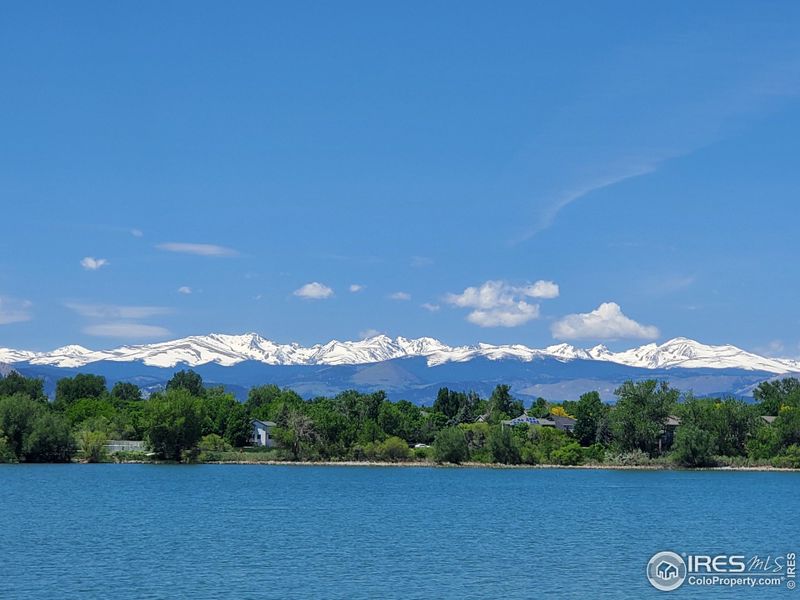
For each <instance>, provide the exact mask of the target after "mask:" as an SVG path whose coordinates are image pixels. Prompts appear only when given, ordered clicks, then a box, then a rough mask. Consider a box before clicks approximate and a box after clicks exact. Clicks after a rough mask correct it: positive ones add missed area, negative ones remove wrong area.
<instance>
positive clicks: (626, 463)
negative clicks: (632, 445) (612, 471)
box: [604, 449, 653, 467]
mask: <svg viewBox="0 0 800 600" xmlns="http://www.w3.org/2000/svg"><path fill="white" fill-rule="evenodd" d="M604 462H606V463H608V464H610V465H616V466H621V467H641V466H645V465H649V464H651V463H652V462H653V461H652V459H651V458H650V455H649V454H647V453H646V452H642V451H641V450H638V449H637V450H633V451H632V452H621V453H619V452H618V453H614V452H606V458H605V461H604Z"/></svg>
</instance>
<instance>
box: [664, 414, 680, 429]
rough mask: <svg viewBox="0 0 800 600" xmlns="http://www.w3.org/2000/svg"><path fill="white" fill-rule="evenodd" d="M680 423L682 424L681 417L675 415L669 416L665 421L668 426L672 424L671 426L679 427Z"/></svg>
mask: <svg viewBox="0 0 800 600" xmlns="http://www.w3.org/2000/svg"><path fill="white" fill-rule="evenodd" d="M680 424H681V419H680V417H676V416H674V415H670V416H668V417H667V420H666V421H665V422H664V425H667V426H670V427H677V426H678V425H680Z"/></svg>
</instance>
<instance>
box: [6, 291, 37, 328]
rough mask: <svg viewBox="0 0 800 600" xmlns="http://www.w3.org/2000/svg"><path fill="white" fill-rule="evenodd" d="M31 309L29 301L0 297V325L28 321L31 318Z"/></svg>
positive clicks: (31, 305)
mask: <svg viewBox="0 0 800 600" xmlns="http://www.w3.org/2000/svg"><path fill="white" fill-rule="evenodd" d="M32 307H33V304H32V303H31V302H30V301H29V300H19V299H18V298H12V297H10V296H0V325H8V324H9V323H21V322H22V321H30V320H31V319H32V318H33V315H32V314H31V308H32Z"/></svg>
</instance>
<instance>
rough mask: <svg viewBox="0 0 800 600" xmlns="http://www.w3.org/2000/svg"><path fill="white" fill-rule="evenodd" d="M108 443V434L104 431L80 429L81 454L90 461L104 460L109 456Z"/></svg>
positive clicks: (79, 446) (79, 444)
mask: <svg viewBox="0 0 800 600" xmlns="http://www.w3.org/2000/svg"><path fill="white" fill-rule="evenodd" d="M106 443H108V436H106V434H105V433H103V432H102V431H86V430H83V431H79V432H78V450H79V456H80V457H81V458H82V459H83V460H85V461H86V462H90V463H97V462H102V461H103V460H105V459H106V457H107V454H108V453H107V452H106Z"/></svg>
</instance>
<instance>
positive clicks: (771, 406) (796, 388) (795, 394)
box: [753, 377, 800, 416]
mask: <svg viewBox="0 0 800 600" xmlns="http://www.w3.org/2000/svg"><path fill="white" fill-rule="evenodd" d="M753 397H754V398H755V400H756V402H758V411H759V414H760V415H772V416H777V415H778V413H779V412H780V411H781V407H782V406H794V407H800V380H798V379H796V378H794V377H786V378H784V379H779V380H777V381H764V382H763V383H760V384H758V387H756V389H755V390H753Z"/></svg>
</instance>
